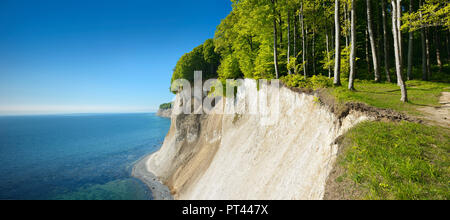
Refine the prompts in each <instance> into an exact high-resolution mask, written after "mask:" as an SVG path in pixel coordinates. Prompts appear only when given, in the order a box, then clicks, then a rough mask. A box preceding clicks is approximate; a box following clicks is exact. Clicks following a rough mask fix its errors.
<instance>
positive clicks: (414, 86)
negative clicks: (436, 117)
mask: <svg viewBox="0 0 450 220" xmlns="http://www.w3.org/2000/svg"><path fill="white" fill-rule="evenodd" d="M347 85H348V82H346V81H344V82H343V85H342V87H334V88H329V91H330V93H331V94H332V95H333V96H334V97H335V98H336V99H337V100H338V101H339V102H350V101H352V102H363V103H366V104H368V105H371V106H375V107H379V108H389V109H393V110H396V111H399V112H404V113H407V114H411V115H416V116H417V115H421V112H420V111H419V110H418V108H421V107H425V106H432V107H435V106H439V97H440V95H441V93H442V92H444V91H450V83H443V82H429V81H419V80H412V81H408V82H407V83H406V85H407V90H408V99H409V102H408V103H402V102H401V101H400V88H399V87H398V86H397V84H396V83H388V82H382V83H375V82H374V81H369V80H356V81H355V89H356V91H349V90H348V89H347Z"/></svg>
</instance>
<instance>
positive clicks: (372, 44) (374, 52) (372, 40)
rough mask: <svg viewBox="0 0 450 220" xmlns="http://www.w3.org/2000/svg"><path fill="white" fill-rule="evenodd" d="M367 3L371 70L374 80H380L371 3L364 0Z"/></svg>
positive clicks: (368, 0)
mask: <svg viewBox="0 0 450 220" xmlns="http://www.w3.org/2000/svg"><path fill="white" fill-rule="evenodd" d="M366 3H367V29H368V31H369V39H370V48H371V49H372V61H373V71H374V73H375V81H376V82H380V80H381V79H380V71H379V69H378V56H377V48H376V46H375V45H376V42H375V38H374V36H373V30H372V5H371V3H370V0H366Z"/></svg>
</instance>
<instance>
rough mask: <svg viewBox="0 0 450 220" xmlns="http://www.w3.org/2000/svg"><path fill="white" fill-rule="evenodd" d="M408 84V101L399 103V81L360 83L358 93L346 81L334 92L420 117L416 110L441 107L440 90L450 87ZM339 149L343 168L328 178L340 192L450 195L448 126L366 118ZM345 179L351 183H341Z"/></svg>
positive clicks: (374, 195)
mask: <svg viewBox="0 0 450 220" xmlns="http://www.w3.org/2000/svg"><path fill="white" fill-rule="evenodd" d="M445 75H448V73H447V74H444V77H446V76H445ZM441 79H442V78H441ZM441 81H448V79H447V78H443V80H441ZM407 85H408V92H409V100H410V102H409V103H401V102H400V101H399V100H400V90H399V88H398V86H397V85H396V84H395V83H374V82H371V81H357V82H356V83H355V87H356V89H357V91H355V92H350V91H348V90H347V89H346V88H347V84H345V83H344V85H343V87H339V88H331V89H330V93H331V94H333V95H334V96H335V97H336V98H337V99H338V100H339V101H340V102H347V101H356V102H363V103H366V104H369V105H372V106H375V107H380V108H390V109H394V110H396V111H399V112H403V113H407V114H410V115H414V116H420V115H421V114H422V113H421V112H420V111H419V110H418V108H420V107H423V106H438V105H439V103H438V100H439V96H440V94H441V92H443V91H450V84H449V83H440V82H423V81H409V82H408V83H407ZM341 147H342V149H341V150H342V151H341V154H340V156H339V157H338V160H337V166H339V167H338V168H339V169H337V170H340V171H339V173H338V174H337V175H336V176H334V177H332V178H335V179H331V180H329V181H331V184H337V185H338V187H337V188H338V191H341V192H350V191H353V192H355V191H357V192H356V193H352V196H350V197H345V198H351V199H450V166H449V165H450V164H449V163H450V159H449V158H450V130H449V129H448V128H442V127H435V126H427V125H424V124H416V123H409V122H402V123H394V122H365V123H362V124H360V125H358V126H356V127H355V128H353V129H351V130H350V131H349V132H348V134H347V135H346V136H345V138H344V141H343V144H342V146H341ZM343 182H347V183H348V182H351V184H340V183H343ZM329 183H330V182H329ZM339 184H340V185H339ZM339 187H341V189H339ZM349 188H352V189H349ZM331 199H333V198H331Z"/></svg>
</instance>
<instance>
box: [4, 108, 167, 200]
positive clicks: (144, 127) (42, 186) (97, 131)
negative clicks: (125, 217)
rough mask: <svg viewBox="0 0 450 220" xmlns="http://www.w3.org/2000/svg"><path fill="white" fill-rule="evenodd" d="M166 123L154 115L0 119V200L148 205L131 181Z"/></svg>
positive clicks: (141, 187)
mask: <svg viewBox="0 0 450 220" xmlns="http://www.w3.org/2000/svg"><path fill="white" fill-rule="evenodd" d="M169 127H170V119H166V118H161V117H158V116H156V115H155V114H152V113H139V114H76V115H75V114H72V115H41V116H1V117H0V199H1V200H151V199H152V195H151V191H150V190H149V189H148V188H147V186H146V185H145V184H144V183H142V182H141V181H139V180H138V179H136V178H133V177H131V171H132V167H133V165H134V164H135V163H136V162H137V161H138V160H139V159H141V158H143V157H144V156H146V155H148V154H150V153H152V152H155V151H157V150H158V149H159V148H160V147H161V145H162V142H163V141H164V137H165V135H166V134H167V132H168V131H169Z"/></svg>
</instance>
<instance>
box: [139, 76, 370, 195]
mask: <svg viewBox="0 0 450 220" xmlns="http://www.w3.org/2000/svg"><path fill="white" fill-rule="evenodd" d="M244 84H245V85H244V86H245V87H246V88H256V84H255V82H253V81H251V80H245V83H244ZM248 91H249V92H247V93H246V94H241V93H240V92H238V93H237V100H236V101H235V103H234V105H235V106H236V107H237V108H247V107H246V106H250V104H251V103H252V102H254V97H264V98H262V99H265V100H266V101H267V103H274V100H275V99H276V98H277V96H276V95H275V94H277V91H279V93H278V94H279V98H280V102H279V103H280V104H279V106H276V105H269V108H268V110H269V112H268V114H250V113H246V114H231V115H230V114H202V115H195V114H189V115H186V114H175V112H176V111H175V109H176V108H180V106H181V98H180V97H179V96H177V98H176V101H175V103H174V107H173V108H174V114H172V117H171V120H172V125H171V128H170V130H169V133H168V134H167V136H166V138H165V140H164V144H163V146H162V147H161V149H160V150H159V151H158V152H156V153H154V154H153V155H151V156H150V157H149V158H148V159H147V161H146V162H145V163H146V168H147V170H148V171H149V172H152V173H153V174H155V176H156V177H158V178H159V179H160V180H161V181H162V182H163V183H164V184H166V185H167V186H168V187H169V189H170V190H171V192H172V194H173V196H174V198H175V199H231V200H236V199H322V198H323V196H324V191H325V185H326V180H327V177H328V175H329V173H330V171H331V170H332V168H333V164H334V161H335V159H336V155H337V151H338V146H337V143H336V140H337V139H338V137H339V136H340V135H342V134H344V133H345V132H346V131H347V130H348V129H349V128H351V127H352V126H354V125H355V124H357V123H359V122H361V121H364V120H370V119H371V116H368V115H367V114H365V113H362V112H360V111H356V110H351V109H350V110H348V112H346V113H345V114H343V115H338V114H336V113H333V112H332V110H331V109H330V106H327V105H326V104H323V103H320V101H319V99H318V98H317V97H316V96H315V95H314V93H310V94H307V93H301V92H294V91H291V90H290V89H288V88H285V87H282V88H281V89H280V90H276V88H275V87H273V86H267V88H266V89H260V90H256V89H253V90H252V89H249V90H248ZM222 104H226V100H222V101H220V102H218V103H217V104H216V106H215V108H219V107H221V106H222ZM277 107H279V109H278V108H277ZM278 110H279V112H280V114H278V115H277V114H275V113H276V112H277V111H278ZM274 115H276V116H277V117H275V116H274Z"/></svg>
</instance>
